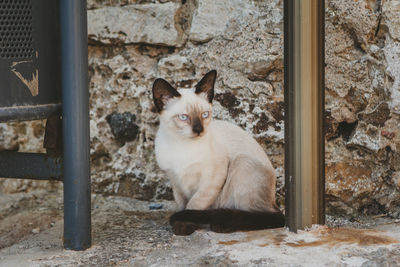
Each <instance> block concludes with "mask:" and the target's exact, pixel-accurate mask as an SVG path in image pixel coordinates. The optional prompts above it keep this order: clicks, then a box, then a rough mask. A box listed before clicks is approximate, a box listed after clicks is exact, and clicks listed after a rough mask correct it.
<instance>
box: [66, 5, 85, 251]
mask: <svg viewBox="0 0 400 267" xmlns="http://www.w3.org/2000/svg"><path fill="white" fill-rule="evenodd" d="M60 15H61V16H60V17H61V72H62V76H61V77H62V106H63V108H62V110H63V117H62V118H63V140H64V148H63V150H64V247H65V248H66V249H72V250H84V249H87V248H89V247H90V246H91V215H90V212H91V209H90V166H89V159H90V151H89V141H90V140H89V91H88V62H87V57H88V46H87V14H86V0H61V4H60Z"/></svg>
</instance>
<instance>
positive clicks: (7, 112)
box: [0, 104, 61, 122]
mask: <svg viewBox="0 0 400 267" xmlns="http://www.w3.org/2000/svg"><path fill="white" fill-rule="evenodd" d="M60 112H61V104H42V105H32V106H13V107H0V122H6V121H28V120H40V119H46V118H48V117H50V116H52V115H54V114H60Z"/></svg>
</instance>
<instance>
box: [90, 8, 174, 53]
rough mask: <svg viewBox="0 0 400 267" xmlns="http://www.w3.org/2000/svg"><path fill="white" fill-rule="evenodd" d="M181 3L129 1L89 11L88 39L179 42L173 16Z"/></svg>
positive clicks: (155, 42) (172, 43)
mask: <svg viewBox="0 0 400 267" xmlns="http://www.w3.org/2000/svg"><path fill="white" fill-rule="evenodd" d="M178 8H179V4H177V3H173V2H168V3H165V4H142V5H126V6H123V7H106V8H99V9H94V10H89V11H88V35H89V40H91V41H93V42H101V43H104V44H115V43H117V44H118V43H119V44H121V43H147V44H154V45H165V46H180V45H182V40H181V39H180V36H179V33H178V31H177V30H176V28H175V21H174V16H175V12H176V11H177V10H178Z"/></svg>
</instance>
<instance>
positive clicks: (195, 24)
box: [189, 0, 244, 43]
mask: <svg viewBox="0 0 400 267" xmlns="http://www.w3.org/2000/svg"><path fill="white" fill-rule="evenodd" d="M243 3H244V2H243V1H240V0H239V1H237V0H234V1H230V0H220V1H212V0H200V1H198V7H197V9H196V10H195V12H194V15H193V21H192V27H191V29H190V33H189V39H190V40H191V41H192V42H195V43H204V42H208V41H210V40H211V39H212V38H213V37H215V36H217V35H218V34H222V33H223V32H224V31H225V29H226V27H227V25H228V23H229V21H230V20H231V19H232V18H234V17H236V16H238V15H239V12H241V11H242V8H243Z"/></svg>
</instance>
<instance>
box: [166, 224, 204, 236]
mask: <svg viewBox="0 0 400 267" xmlns="http://www.w3.org/2000/svg"><path fill="white" fill-rule="evenodd" d="M199 228H200V227H199V225H197V224H194V223H187V222H179V221H175V222H174V223H173V224H172V231H173V232H174V234H176V235H191V234H192V233H193V232H194V231H196V230H197V229H199Z"/></svg>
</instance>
